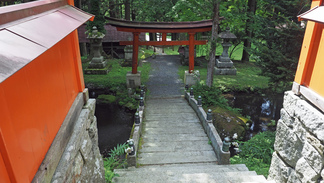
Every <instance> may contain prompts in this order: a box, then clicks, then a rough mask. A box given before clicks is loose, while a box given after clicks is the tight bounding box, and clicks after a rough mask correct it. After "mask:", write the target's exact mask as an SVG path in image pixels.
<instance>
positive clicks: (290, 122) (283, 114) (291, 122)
mask: <svg viewBox="0 0 324 183" xmlns="http://www.w3.org/2000/svg"><path fill="white" fill-rule="evenodd" d="M280 119H281V120H282V122H284V123H285V124H286V125H287V126H288V127H289V128H292V129H293V128H294V123H295V118H294V117H292V116H290V115H289V114H288V112H287V111H286V110H285V109H284V108H282V109H281V110H280Z"/></svg>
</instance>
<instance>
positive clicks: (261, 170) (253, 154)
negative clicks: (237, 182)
mask: <svg viewBox="0 0 324 183" xmlns="http://www.w3.org/2000/svg"><path fill="white" fill-rule="evenodd" d="M274 142H275V132H271V131H266V132H261V133H259V134H257V135H255V136H254V137H252V138H251V139H250V140H248V141H246V142H241V143H242V144H240V150H241V152H240V154H239V155H236V156H234V157H232V158H231V159H230V160H231V164H245V165H246V166H247V167H248V168H249V170H251V171H256V173H257V174H259V175H264V176H266V177H267V176H268V172H269V168H270V164H271V158H272V153H273V152H274V148H273V145H274Z"/></svg>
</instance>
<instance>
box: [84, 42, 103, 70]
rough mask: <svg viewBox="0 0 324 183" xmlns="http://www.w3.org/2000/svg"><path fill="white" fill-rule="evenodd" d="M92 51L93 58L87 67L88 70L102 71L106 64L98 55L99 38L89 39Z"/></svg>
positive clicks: (99, 54)
mask: <svg viewBox="0 0 324 183" xmlns="http://www.w3.org/2000/svg"><path fill="white" fill-rule="evenodd" d="M89 39H90V40H91V44H92V49H93V58H92V59H91V62H90V64H89V66H88V68H90V69H103V68H105V67H106V66H107V62H106V61H105V60H104V58H103V56H101V53H100V46H101V44H102V38H101V37H89Z"/></svg>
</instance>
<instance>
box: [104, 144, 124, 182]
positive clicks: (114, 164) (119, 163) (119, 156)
mask: <svg viewBox="0 0 324 183" xmlns="http://www.w3.org/2000/svg"><path fill="white" fill-rule="evenodd" d="M128 147H129V146H128V144H127V143H124V144H118V145H117V146H116V147H114V148H113V149H112V150H111V151H110V153H109V157H108V158H104V168H105V178H106V181H107V182H108V183H110V182H111V181H112V179H113V178H114V177H116V176H117V177H119V175H118V174H116V173H114V169H116V168H122V167H124V168H125V166H127V162H126V159H125V158H123V155H125V149H126V148H128Z"/></svg>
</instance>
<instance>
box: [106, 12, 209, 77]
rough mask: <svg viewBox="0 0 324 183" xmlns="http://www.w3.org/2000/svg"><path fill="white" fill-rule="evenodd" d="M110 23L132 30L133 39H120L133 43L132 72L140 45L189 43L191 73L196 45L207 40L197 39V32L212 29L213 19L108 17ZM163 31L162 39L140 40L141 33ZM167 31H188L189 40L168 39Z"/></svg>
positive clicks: (126, 30)
mask: <svg viewBox="0 0 324 183" xmlns="http://www.w3.org/2000/svg"><path fill="white" fill-rule="evenodd" d="M106 19H107V20H108V23H109V24H110V25H112V26H115V27H116V28H117V31H124V32H132V33H133V41H120V42H119V44H120V45H133V60H132V74H137V63H138V46H140V45H147V46H148V45H150V46H160V45H168V46H172V45H189V73H191V72H192V71H193V70H194V47H195V45H204V44H206V43H207V40H195V34H196V33H197V32H207V31H211V29H212V23H213V22H212V20H203V21H193V22H136V21H127V20H120V19H115V18H110V17H106ZM142 32H144V33H147V32H148V33H162V41H139V34H140V33H142ZM167 33H188V34H189V40H187V41H167V39H166V37H167Z"/></svg>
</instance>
